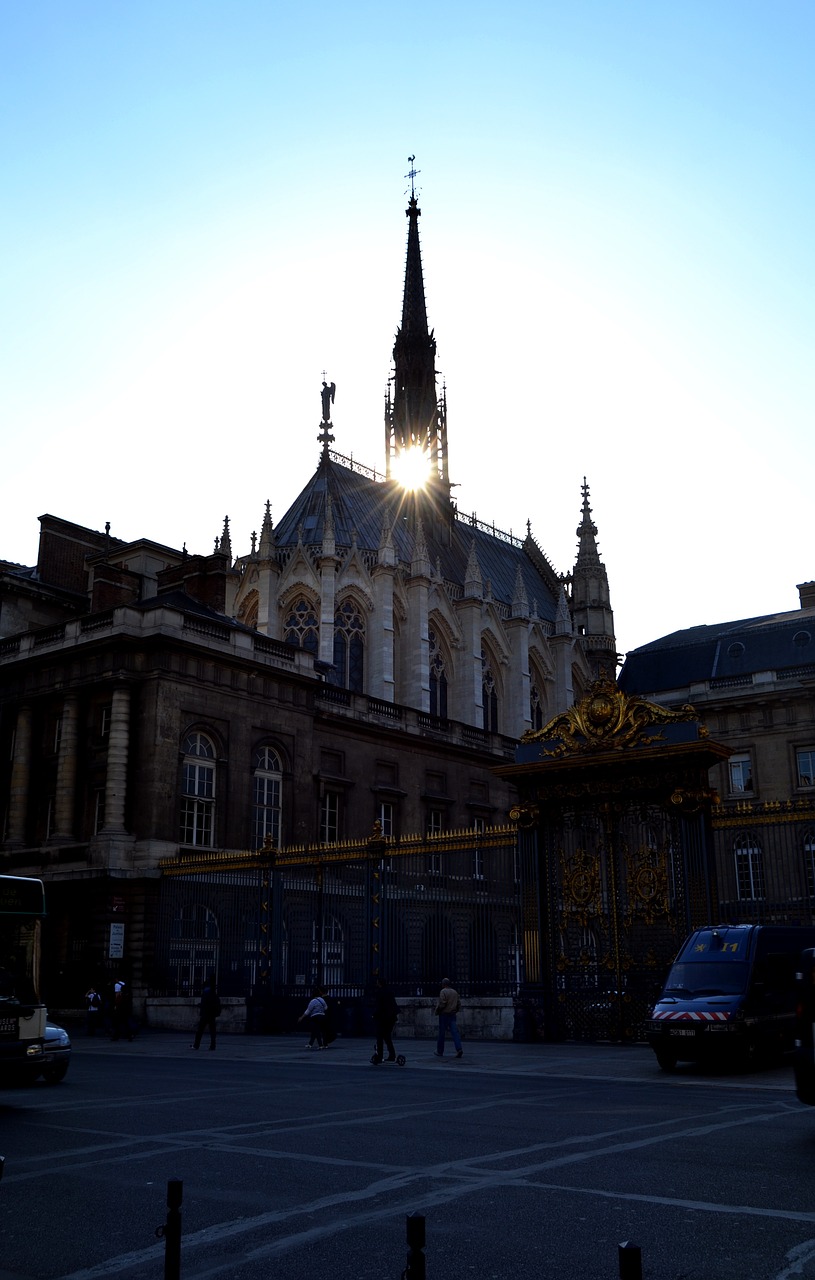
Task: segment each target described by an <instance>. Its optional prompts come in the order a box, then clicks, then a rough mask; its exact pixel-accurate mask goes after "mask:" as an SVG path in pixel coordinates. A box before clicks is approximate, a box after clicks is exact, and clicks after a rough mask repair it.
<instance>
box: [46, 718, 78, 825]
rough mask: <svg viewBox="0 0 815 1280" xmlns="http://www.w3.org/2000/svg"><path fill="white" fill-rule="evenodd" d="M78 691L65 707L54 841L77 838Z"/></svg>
mask: <svg viewBox="0 0 815 1280" xmlns="http://www.w3.org/2000/svg"><path fill="white" fill-rule="evenodd" d="M77 713H78V699H77V696H76V694H74V693H69V694H68V695H67V697H66V698H65V702H64V703H63V707H62V726H61V729H60V736H59V755H58V757H57V789H56V795H55V797H54V831H53V833H52V835H51V839H52V840H73V839H74V838H75V833H74V806H75V801H76V765H77V759H76V753H77V738H78V734H77Z"/></svg>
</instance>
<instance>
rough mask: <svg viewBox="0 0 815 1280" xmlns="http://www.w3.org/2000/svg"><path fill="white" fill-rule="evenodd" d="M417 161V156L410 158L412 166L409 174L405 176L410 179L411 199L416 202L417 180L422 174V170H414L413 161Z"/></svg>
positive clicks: (409, 161)
mask: <svg viewBox="0 0 815 1280" xmlns="http://www.w3.org/2000/svg"><path fill="white" fill-rule="evenodd" d="M415 159H416V157H415V156H408V163H409V164H410V168H409V169H408V171H407V173H406V174H405V177H406V178H410V198H411V200H415V199H416V185H415V180H416V178H417V177H418V176H419V174H420V173H421V172H422V171H421V169H416V168H414V165H413V161H414V160H415Z"/></svg>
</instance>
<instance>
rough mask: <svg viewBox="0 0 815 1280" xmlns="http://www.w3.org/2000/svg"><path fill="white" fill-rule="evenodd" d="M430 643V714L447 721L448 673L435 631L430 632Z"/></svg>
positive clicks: (428, 636) (428, 634)
mask: <svg viewBox="0 0 815 1280" xmlns="http://www.w3.org/2000/svg"><path fill="white" fill-rule="evenodd" d="M427 638H428V640H429V641H430V714H431V716H438V717H439V719H440V720H446V719H447V671H446V668H445V663H444V654H443V653H442V652H441V650H440V648H439V642H438V639H437V637H436V633H435V631H428V633H427Z"/></svg>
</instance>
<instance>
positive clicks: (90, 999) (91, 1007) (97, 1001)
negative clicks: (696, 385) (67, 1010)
mask: <svg viewBox="0 0 815 1280" xmlns="http://www.w3.org/2000/svg"><path fill="white" fill-rule="evenodd" d="M85 1005H86V1007H87V1010H88V1015H87V1021H86V1023H85V1030H86V1032H87V1034H88V1035H89V1036H95V1035H96V1028H97V1027H101V1025H102V997H101V996H100V994H99V992H98V991H97V990H96V987H88V990H87V991H86V992H85Z"/></svg>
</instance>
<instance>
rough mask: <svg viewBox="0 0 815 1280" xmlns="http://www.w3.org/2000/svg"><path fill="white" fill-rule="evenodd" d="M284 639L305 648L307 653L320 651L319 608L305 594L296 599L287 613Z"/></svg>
mask: <svg viewBox="0 0 815 1280" xmlns="http://www.w3.org/2000/svg"><path fill="white" fill-rule="evenodd" d="M283 639H284V640H285V641H286V642H287V643H288V644H296V645H298V647H299V648H301V649H305V651H306V653H313V654H315V656H316V654H318V653H319V652H320V621H319V618H318V617H317V610H316V609H315V607H314V605H313V604H312V603H311V601H310V600H307V599H306V597H305V596H300V597H299V598H298V599H297V600H295V602H294V604H293V605H292V607H291V608H290V609H289V612H288V613H287V614H286V623H285V632H284V635H283Z"/></svg>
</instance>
